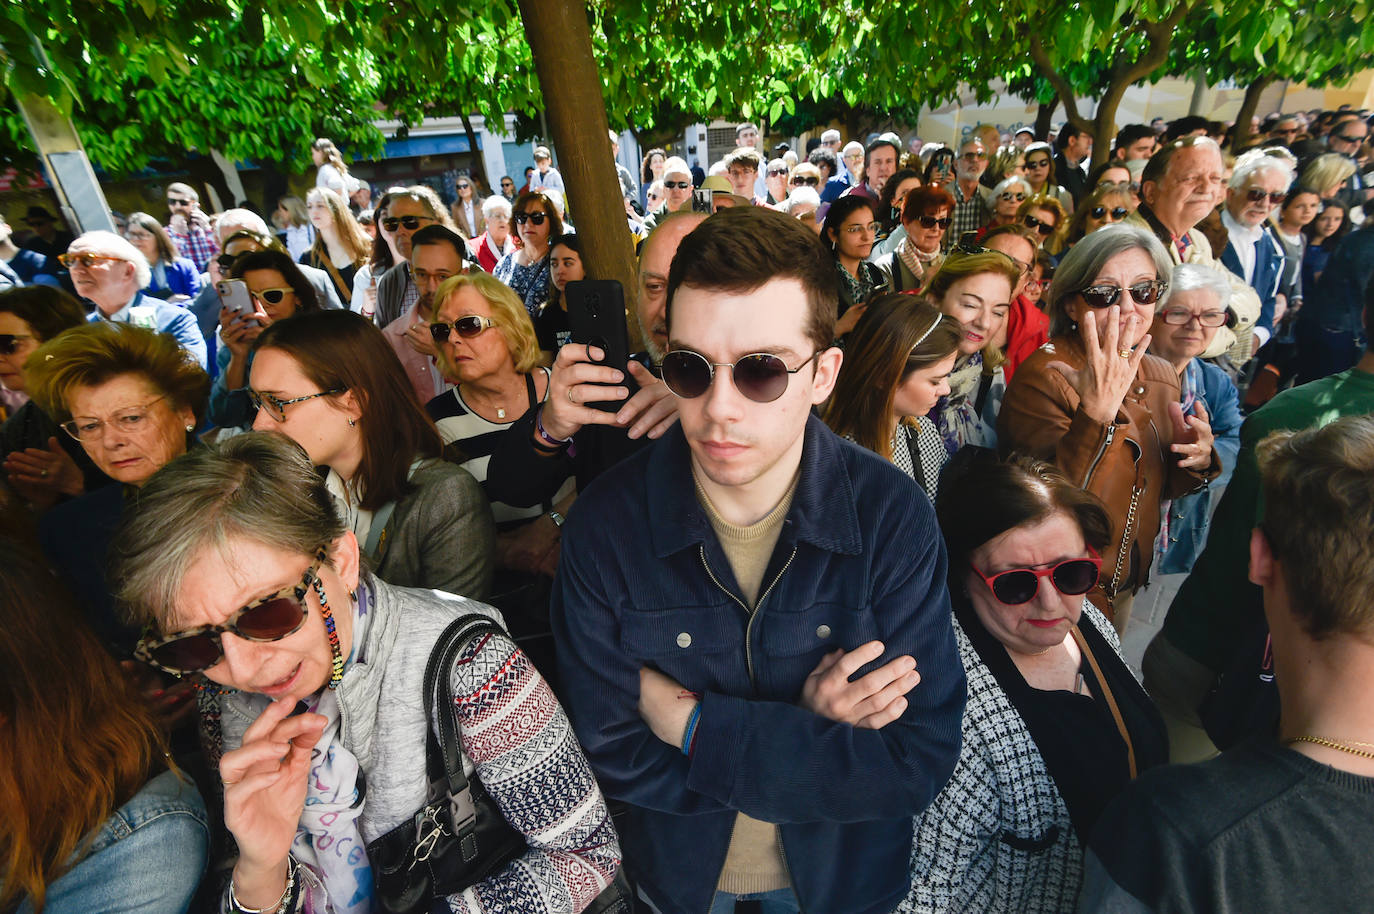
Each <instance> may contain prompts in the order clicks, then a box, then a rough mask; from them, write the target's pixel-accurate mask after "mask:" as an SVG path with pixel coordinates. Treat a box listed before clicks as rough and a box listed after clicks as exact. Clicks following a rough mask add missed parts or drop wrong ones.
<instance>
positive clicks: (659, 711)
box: [639, 666, 700, 751]
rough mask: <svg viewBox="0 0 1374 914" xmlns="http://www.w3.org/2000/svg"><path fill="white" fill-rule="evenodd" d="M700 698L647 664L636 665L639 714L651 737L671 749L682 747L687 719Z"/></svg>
mask: <svg viewBox="0 0 1374 914" xmlns="http://www.w3.org/2000/svg"><path fill="white" fill-rule="evenodd" d="M698 704H700V700H699V699H698V698H697V697H696V696H695V695H693V694H692V693H691V692H689V691H687V690H686V689H684V688H683V687H682V683H680V682H678V681H677V680H676V679H673V678H672V677H671V676H665V675H663V674H662V673H660V672H659V671H658V670H651V669H649V668H648V667H647V666H644V667H640V668H639V716H640V717H642V718H644V722H645V723H646V724H648V725H649V729H650V730H653V731H654V736H657V737H658V738H659V739H661V740H663V741H664V742H665V743H667V744H668V745H670V746H672V747H673V748H674V749H677V750H679V751H680V750H681V749H682V737H683V736H684V735H685V734H686V732H687V720H688V719H689V718H690V717H691V716H692V709H693V708H695V707H696V706H697V705H698Z"/></svg>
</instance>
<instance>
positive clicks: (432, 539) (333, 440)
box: [249, 311, 495, 599]
mask: <svg viewBox="0 0 1374 914" xmlns="http://www.w3.org/2000/svg"><path fill="white" fill-rule="evenodd" d="M249 388H250V390H249V396H250V397H251V398H252V399H253V401H254V405H255V406H257V408H258V414H257V417H256V418H255V419H254V420H253V428H254V429H255V430H257V431H271V432H281V433H282V434H284V435H286V436H287V437H289V438H291V439H293V440H294V441H296V442H297V443H298V444H300V445H301V447H303V448H305V450H306V452H307V453H308V454H309V455H310V460H311V461H312V462H313V463H314V464H315V465H316V466H318V467H322V468H327V470H328V475H327V478H326V483H327V486H328V488H329V491H330V493H331V494H332V495H333V496H334V500H335V503H336V504H337V505H338V508H339V512H340V514H341V515H342V516H343V517H344V519H345V522H346V525H347V527H348V528H349V529H350V530H352V531H353V534H354V535H355V536H356V537H357V540H358V543H359V545H360V546H361V548H362V551H363V557H364V559H365V560H366V561H367V563H368V567H369V568H371V569H372V570H373V571H374V572H375V573H376V574H377V576H378V577H380V578H382V579H383V580H385V581H387V582H390V583H395V584H396V585H397V586H400V587H432V588H434V589H436V590H444V591H448V592H449V593H456V594H462V595H464V596H471V597H473V598H476V599H481V598H484V597H485V596H486V595H487V593H488V592H489V590H490V587H491V575H492V567H493V549H494V542H495V530H494V528H493V527H492V520H491V508H490V506H489V505H488V504H487V500H486V496H485V495H483V494H482V488H481V486H479V485H478V484H477V481H476V480H475V479H473V478H472V476H471V474H469V473H468V472H467V471H466V470H463V469H460V468H459V467H456V466H454V465H453V464H451V463H447V462H446V461H444V460H442V459H440V455H441V453H442V450H443V443H442V441H441V440H440V438H439V432H438V430H436V429H435V427H434V423H433V422H432V421H431V420H430V418H429V416H427V415H426V414H425V409H424V406H422V405H421V404H420V402H419V400H417V399H416V396H415V389H414V387H413V386H412V385H411V383H410V381H409V379H407V378H406V374H405V369H403V368H402V367H401V363H400V362H399V361H397V360H396V355H395V353H394V352H393V351H392V349H391V344H390V343H388V342H387V340H386V337H384V336H383V335H382V332H381V331H380V330H378V329H377V328H376V327H375V326H374V325H372V324H371V323H369V322H368V321H366V320H365V319H363V318H360V317H359V316H358V315H356V314H353V313H352V312H350V311H317V312H312V313H309V314H300V315H297V316H295V317H292V318H288V319H287V320H283V321H278V322H277V323H274V324H272V325H271V326H269V327H268V328H267V329H265V330H263V331H262V333H261V335H259V336H258V338H257V340H255V341H254V343H253V367H252V370H251V371H250V372H249Z"/></svg>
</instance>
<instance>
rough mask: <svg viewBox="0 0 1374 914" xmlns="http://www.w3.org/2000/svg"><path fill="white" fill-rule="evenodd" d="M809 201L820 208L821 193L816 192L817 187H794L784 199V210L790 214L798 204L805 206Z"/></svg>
mask: <svg viewBox="0 0 1374 914" xmlns="http://www.w3.org/2000/svg"><path fill="white" fill-rule="evenodd" d="M808 203H809V204H811V205H812V206H814V207H816V208H818V209H819V208H820V205H821V195H820V194H818V193H816V188H814V187H794V188H792V193H791V194H790V195H789V196H788V197H787V199H786V200H785V201H783V211H784V212H786V213H787V214H788V215H789V216H790V215H792V211H793V210H794V209H796V208H797V207H798V206H805V205H806V204H808Z"/></svg>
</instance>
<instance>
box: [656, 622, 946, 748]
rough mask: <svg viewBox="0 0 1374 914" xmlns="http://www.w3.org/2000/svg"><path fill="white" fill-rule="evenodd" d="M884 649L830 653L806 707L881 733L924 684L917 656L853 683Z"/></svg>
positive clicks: (870, 646) (806, 695) (810, 685)
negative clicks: (907, 696)
mask: <svg viewBox="0 0 1374 914" xmlns="http://www.w3.org/2000/svg"><path fill="white" fill-rule="evenodd" d="M883 650H884V648H883V643H882V642H881V641H870V642H868V643H867V644H863V645H860V646H859V647H856V648H854V650H852V651H849V652H845V651H843V650H836V651H831V652H830V653H828V654H826V655H825V656H824V657H822V658H821V662H820V663H818V664H816V668H815V669H814V670H812V671H811V675H810V676H807V677H806V683H805V684H804V685H803V686H802V694H801V701H800V704H801V706H802V707H803V708H806V709H807V710H808V711H810V712H811V713H813V714H819V715H820V716H821V717H827V718H829V719H830V720H833V721H837V722H839V723H842V724H849V725H851V726H854V727H864V728H866V729H869V730H881V729H882V728H883V727H885V726H887V725H888V724H890V723H892V722H893V721H894V720H896V719H897V718H899V717H901V716H902V712H904V711H905V710H906V704H907V702H906V698H904V697H903V696H905V695H906V693H907V692H910V691H911V690H912V689H914V688H915V687H916V684H917V683H919V682H920V681H921V674H920V673H918V672H916V661H915V659H914V658H912V657H910V656H902V657H897V658H896V659H894V660H889V661H888V662H887V663H886V664H884V665H883V666H881V667H879V668H878V669H876V670H874V671H873V672H871V673H868V674H867V675H865V676H863V677H862V678H860V679H857V680H855V681H853V682H850V681H849V677H850V676H853V675H854V673H855V672H856V671H858V669H859V668H860V667H862V666H863V665H864V664H866V663H872V662H873V661H874V660H877V659H878V658H879V657H881V656H882V655H883ZM640 678H641V680H642V679H643V676H642V674H641V677H640ZM641 703H642V699H641Z"/></svg>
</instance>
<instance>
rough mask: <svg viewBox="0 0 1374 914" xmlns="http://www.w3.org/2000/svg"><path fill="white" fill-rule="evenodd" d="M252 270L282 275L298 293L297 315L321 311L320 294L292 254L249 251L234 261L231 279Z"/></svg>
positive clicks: (240, 276)
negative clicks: (269, 271)
mask: <svg viewBox="0 0 1374 914" xmlns="http://www.w3.org/2000/svg"><path fill="white" fill-rule="evenodd" d="M250 270H276V271H277V272H278V273H280V274H281V275H282V279H285V280H286V284H287V285H288V286H290V287H291V291H292V292H295V293H296V313H297V314H304V313H305V312H307V311H318V310H320V297H319V294H318V293H317V292H316V291H315V287H314V286H312V285H311V284H310V280H308V279H306V278H305V274H304V273H302V272H301V268H300V267H298V266H296V262H295V261H294V260H292V259H291V255H290V254H283V253H282V252H281V251H273V250H266V251H249V252H247V253H245V254H243V255H241V256H240V257H239V258H238V259H236V260H235V261H234V266H233V267H232V268H231V269H230V270H229V277H230V278H231V279H242V278H243V274H244V273H247V272H249V271H250Z"/></svg>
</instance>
